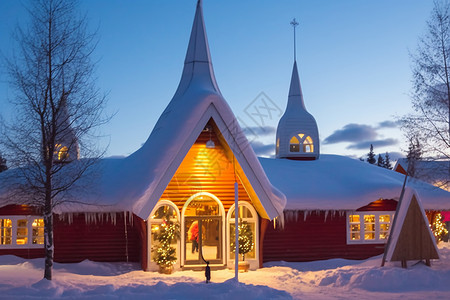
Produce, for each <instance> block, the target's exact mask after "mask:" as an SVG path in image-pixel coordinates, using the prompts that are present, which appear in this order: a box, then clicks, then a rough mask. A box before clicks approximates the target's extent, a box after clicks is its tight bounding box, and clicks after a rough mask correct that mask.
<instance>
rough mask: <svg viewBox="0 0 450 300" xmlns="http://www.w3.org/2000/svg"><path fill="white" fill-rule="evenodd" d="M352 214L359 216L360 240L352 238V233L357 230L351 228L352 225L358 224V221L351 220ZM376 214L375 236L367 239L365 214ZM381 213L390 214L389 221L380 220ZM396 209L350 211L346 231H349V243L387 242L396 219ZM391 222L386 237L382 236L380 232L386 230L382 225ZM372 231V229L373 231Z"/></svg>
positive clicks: (346, 218)
mask: <svg viewBox="0 0 450 300" xmlns="http://www.w3.org/2000/svg"><path fill="white" fill-rule="evenodd" d="M351 215H358V216H359V240H352V239H351V234H352V233H353V232H355V231H352V230H351V227H350V226H351V225H354V224H357V223H356V222H350V216H351ZM369 215H374V216H375V238H374V239H370V240H369V239H367V240H366V239H365V222H364V220H365V216H369ZM381 215H389V217H390V220H389V222H380V216H381ZM394 215H395V211H348V212H347V213H346V215H345V220H346V221H345V224H346V227H347V228H346V233H347V244H385V243H387V240H388V238H389V234H390V231H391V228H392V223H393V220H394ZM384 224H389V229H388V231H387V235H386V238H385V239H381V238H380V233H381V232H384V230H381V227H380V225H384ZM371 232H372V231H371Z"/></svg>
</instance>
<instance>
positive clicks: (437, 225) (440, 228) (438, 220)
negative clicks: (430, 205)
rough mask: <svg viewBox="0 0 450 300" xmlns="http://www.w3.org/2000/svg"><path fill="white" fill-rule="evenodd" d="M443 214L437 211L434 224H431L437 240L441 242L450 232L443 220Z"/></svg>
mask: <svg viewBox="0 0 450 300" xmlns="http://www.w3.org/2000/svg"><path fill="white" fill-rule="evenodd" d="M442 219H443V217H442V214H441V213H437V214H436V216H435V217H434V220H433V224H432V225H431V230H432V231H433V233H434V236H435V237H436V242H438V243H439V242H441V241H442V240H443V238H444V237H445V235H446V234H447V233H448V230H447V228H446V227H445V224H444V222H442Z"/></svg>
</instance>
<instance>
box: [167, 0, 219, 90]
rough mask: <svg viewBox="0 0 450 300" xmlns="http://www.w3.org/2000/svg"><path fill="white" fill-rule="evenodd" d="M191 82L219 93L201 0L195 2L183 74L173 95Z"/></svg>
mask: <svg viewBox="0 0 450 300" xmlns="http://www.w3.org/2000/svg"><path fill="white" fill-rule="evenodd" d="M193 82H195V83H196V84H197V85H199V86H202V87H203V88H206V89H211V90H212V91H214V92H217V93H219V94H220V90H219V87H218V86H217V83H216V78H215V76H214V70H213V67H212V61H211V54H210V52H209V45H208V37H207V35H206V30H205V22H204V20H203V6H202V1H201V0H199V1H198V2H197V8H196V11H195V17H194V24H193V25H192V31H191V37H190V39H189V45H188V49H187V52H186V58H185V60H184V69H183V74H182V76H181V80H180V84H179V86H178V89H177V92H176V93H175V96H178V95H180V93H181V94H183V93H184V92H185V91H186V89H187V88H188V87H189V86H192V83H193Z"/></svg>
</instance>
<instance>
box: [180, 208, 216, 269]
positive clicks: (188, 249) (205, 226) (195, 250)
mask: <svg viewBox="0 0 450 300" xmlns="http://www.w3.org/2000/svg"><path fill="white" fill-rule="evenodd" d="M221 221H222V219H221V218H220V217H218V218H217V217H208V218H204V217H186V218H185V237H184V238H185V264H186V265H199V264H205V262H204V261H203V259H202V255H203V258H204V259H205V260H207V261H209V262H210V263H222V241H221V239H222V222H221Z"/></svg>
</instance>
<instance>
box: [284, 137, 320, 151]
mask: <svg viewBox="0 0 450 300" xmlns="http://www.w3.org/2000/svg"><path fill="white" fill-rule="evenodd" d="M289 151H290V152H303V153H311V152H314V143H313V140H312V138H311V137H310V136H309V135H308V136H305V134H303V133H299V134H297V135H294V136H293V137H292V138H291V140H290V142H289Z"/></svg>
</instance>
